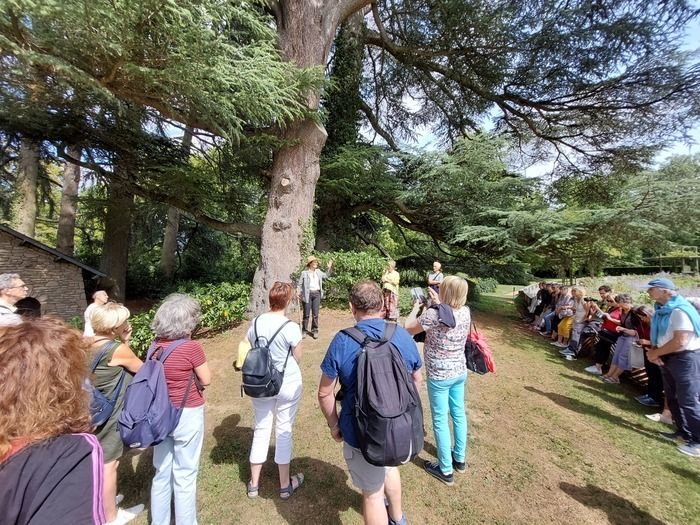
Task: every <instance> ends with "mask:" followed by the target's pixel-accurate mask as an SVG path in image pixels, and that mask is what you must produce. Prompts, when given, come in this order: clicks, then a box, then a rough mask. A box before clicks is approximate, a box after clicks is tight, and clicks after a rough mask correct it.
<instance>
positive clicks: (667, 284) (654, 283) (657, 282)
mask: <svg viewBox="0 0 700 525" xmlns="http://www.w3.org/2000/svg"><path fill="white" fill-rule="evenodd" d="M642 288H647V289H649V288H665V289H666V290H675V289H676V285H675V284H673V281H672V280H671V279H663V278H658V279H652V280H651V281H649V282H648V283H647V284H646V285H645V286H643V287H642Z"/></svg>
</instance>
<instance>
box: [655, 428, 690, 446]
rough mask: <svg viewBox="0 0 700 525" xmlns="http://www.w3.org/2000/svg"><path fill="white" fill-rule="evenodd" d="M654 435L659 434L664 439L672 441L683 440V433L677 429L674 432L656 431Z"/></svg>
mask: <svg viewBox="0 0 700 525" xmlns="http://www.w3.org/2000/svg"><path fill="white" fill-rule="evenodd" d="M656 435H657V436H659V437H660V438H661V439H665V440H666V441H673V442H674V443H675V442H678V441H685V438H684V437H683V435H682V434H681V433H680V432H678V431H677V430H676V431H675V432H657V433H656Z"/></svg>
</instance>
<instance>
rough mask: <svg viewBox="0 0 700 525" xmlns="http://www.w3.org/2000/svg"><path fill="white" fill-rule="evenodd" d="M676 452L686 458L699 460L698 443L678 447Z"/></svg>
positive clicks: (699, 444) (699, 446)
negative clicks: (690, 457)
mask: <svg viewBox="0 0 700 525" xmlns="http://www.w3.org/2000/svg"><path fill="white" fill-rule="evenodd" d="M678 452H680V453H681V454H685V455H686V456H692V457H694V458H700V443H688V444H687V445H678Z"/></svg>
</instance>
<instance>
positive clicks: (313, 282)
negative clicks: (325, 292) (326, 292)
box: [309, 270, 321, 292]
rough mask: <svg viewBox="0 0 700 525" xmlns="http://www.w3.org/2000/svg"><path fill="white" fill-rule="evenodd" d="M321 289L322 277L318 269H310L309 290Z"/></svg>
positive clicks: (316, 290)
mask: <svg viewBox="0 0 700 525" xmlns="http://www.w3.org/2000/svg"><path fill="white" fill-rule="evenodd" d="M320 289H321V279H320V277H319V275H318V272H317V271H316V270H314V271H309V291H310V292H318V291H319V290H320Z"/></svg>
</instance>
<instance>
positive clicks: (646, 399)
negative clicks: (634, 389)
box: [634, 394, 661, 407]
mask: <svg viewBox="0 0 700 525" xmlns="http://www.w3.org/2000/svg"><path fill="white" fill-rule="evenodd" d="M634 399H636V400H637V403H641V404H642V405H644V406H645V407H659V406H661V405H660V404H659V403H658V402H657V401H655V400H654V398H653V397H651V396H650V395H649V394H644V395H642V396H638V397H635V398H634Z"/></svg>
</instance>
